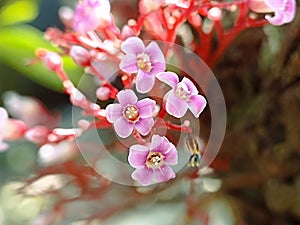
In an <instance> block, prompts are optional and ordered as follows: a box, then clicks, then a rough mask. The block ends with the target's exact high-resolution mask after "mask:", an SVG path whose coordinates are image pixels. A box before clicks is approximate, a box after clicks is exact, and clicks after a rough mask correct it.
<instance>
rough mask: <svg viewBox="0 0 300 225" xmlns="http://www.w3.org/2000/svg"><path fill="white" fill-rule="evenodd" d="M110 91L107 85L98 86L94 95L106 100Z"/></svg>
mask: <svg viewBox="0 0 300 225" xmlns="http://www.w3.org/2000/svg"><path fill="white" fill-rule="evenodd" d="M110 92H111V91H110V89H109V88H108V87H99V88H98V89H97V91H96V95H97V98H98V99H99V100H101V101H107V100H108V99H109V97H110Z"/></svg>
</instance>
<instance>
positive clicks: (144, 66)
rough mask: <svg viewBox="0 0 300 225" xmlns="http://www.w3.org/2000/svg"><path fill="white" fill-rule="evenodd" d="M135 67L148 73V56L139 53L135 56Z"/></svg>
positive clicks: (149, 64) (149, 69) (149, 62)
mask: <svg viewBox="0 0 300 225" xmlns="http://www.w3.org/2000/svg"><path fill="white" fill-rule="evenodd" d="M137 66H138V67H139V69H141V70H143V71H145V72H150V71H151V68H152V67H151V61H150V57H149V55H147V54H145V53H141V54H139V55H138V56H137Z"/></svg>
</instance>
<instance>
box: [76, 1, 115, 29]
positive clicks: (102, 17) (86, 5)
mask: <svg viewBox="0 0 300 225" xmlns="http://www.w3.org/2000/svg"><path fill="white" fill-rule="evenodd" d="M110 19H111V17H110V3H109V1H108V0H79V1H78V4H77V6H76V9H75V14H74V18H73V29H74V30H75V31H77V32H80V33H84V32H87V31H93V30H96V29H97V27H98V26H100V25H101V23H103V22H106V21H110Z"/></svg>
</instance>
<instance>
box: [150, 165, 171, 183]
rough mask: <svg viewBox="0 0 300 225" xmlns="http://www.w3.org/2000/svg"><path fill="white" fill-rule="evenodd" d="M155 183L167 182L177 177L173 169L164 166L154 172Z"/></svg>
mask: <svg viewBox="0 0 300 225" xmlns="http://www.w3.org/2000/svg"><path fill="white" fill-rule="evenodd" d="M154 174H155V181H156V182H157V183H160V182H166V181H168V180H170V179H172V178H174V177H175V173H174V172H173V170H172V169H171V167H169V166H166V165H163V166H161V167H160V168H158V169H155V170H154Z"/></svg>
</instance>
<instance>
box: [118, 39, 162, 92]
mask: <svg viewBox="0 0 300 225" xmlns="http://www.w3.org/2000/svg"><path fill="white" fill-rule="evenodd" d="M121 50H122V51H123V52H124V53H125V56H124V57H123V58H122V61H121V63H120V68H121V70H123V71H125V72H127V73H137V77H136V89H137V91H138V92H140V93H146V92H148V91H150V90H151V89H152V87H153V85H154V82H155V75H156V74H157V73H159V72H163V71H165V69H166V62H165V58H164V55H163V53H162V51H161V50H160V48H159V47H158V45H157V44H156V43H155V42H151V43H150V44H149V45H148V46H147V47H146V48H145V45H144V43H143V42H142V40H141V39H139V38H137V37H130V38H128V39H127V40H126V41H124V42H123V43H122V45H121Z"/></svg>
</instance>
